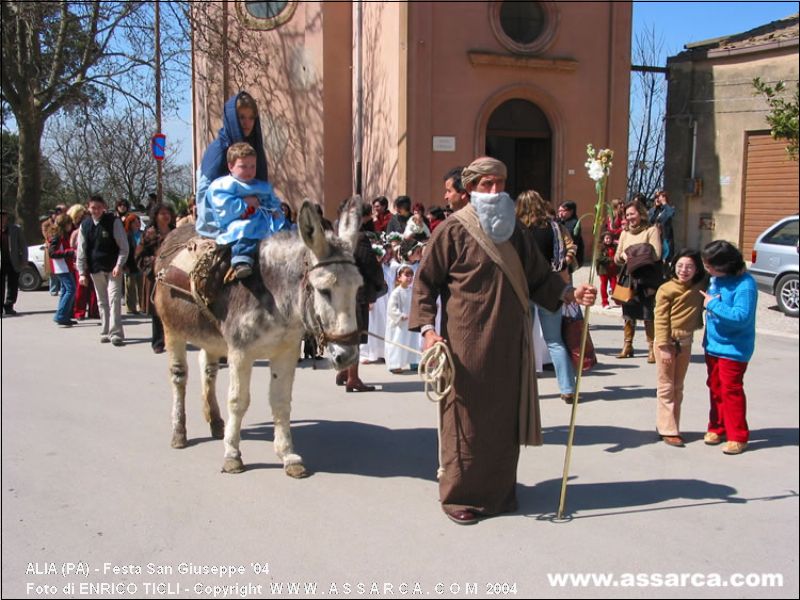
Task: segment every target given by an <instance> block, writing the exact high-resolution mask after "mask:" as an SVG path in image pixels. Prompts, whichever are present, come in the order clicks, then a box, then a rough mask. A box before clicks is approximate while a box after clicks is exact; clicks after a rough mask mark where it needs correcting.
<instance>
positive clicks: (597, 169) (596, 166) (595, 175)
mask: <svg viewBox="0 0 800 600" xmlns="http://www.w3.org/2000/svg"><path fill="white" fill-rule="evenodd" d="M586 168H587V169H588V170H589V177H591V178H592V179H594V180H595V181H600V180H601V179H602V178H603V177H605V176H606V170H605V169H604V168H603V163H601V162H600V161H599V160H590V161H586Z"/></svg>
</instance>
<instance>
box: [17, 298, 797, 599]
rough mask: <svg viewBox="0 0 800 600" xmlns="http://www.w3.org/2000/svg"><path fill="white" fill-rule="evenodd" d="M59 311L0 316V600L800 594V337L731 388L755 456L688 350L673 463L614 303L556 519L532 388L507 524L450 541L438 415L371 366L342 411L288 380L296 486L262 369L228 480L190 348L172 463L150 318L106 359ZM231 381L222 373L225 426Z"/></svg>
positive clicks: (786, 334) (549, 388) (337, 399)
mask: <svg viewBox="0 0 800 600" xmlns="http://www.w3.org/2000/svg"><path fill="white" fill-rule="evenodd" d="M54 308H55V299H54V298H52V297H51V296H49V295H48V294H47V292H46V291H41V292H30V293H22V294H21V296H20V300H19V302H18V304H17V309H18V310H19V312H20V315H19V316H16V317H10V318H4V319H3V320H2V597H3V598H6V597H7V598H39V597H45V596H55V597H62V598H64V597H74V598H82V597H97V598H101V597H102V598H108V597H112V598H122V597H126V596H136V597H148V598H155V597H163V596H172V597H180V598H207V597H208V598H210V597H320V596H322V597H325V596H332V597H386V598H389V597H398V598H399V597H412V598H450V597H476V596H477V597H486V596H502V597H514V596H517V597H525V598H529V597H552V598H578V597H592V598H604V597H615V598H661V597H675V598H716V597H727V598H796V597H798V546H799V545H798V472H799V469H798V366H797V365H798V360H797V359H798V357H797V354H798V338H797V335H796V332H797V320H792V319H788V318H786V317H783V315H778V316H780V318H781V319H780V320H779V321H778V322H779V323H780V324H784V325H785V326H784V327H781V326H775V325H772V326H771V327H770V330H774V331H775V332H777V333H778V334H779V335H773V334H770V333H764V332H763V330H762V329H761V328H760V329H759V331H760V333H759V335H758V339H757V344H756V354H755V356H754V358H753V360H752V362H751V363H750V365H749V368H748V371H747V374H746V376H745V389H746V391H747V395H748V406H749V410H748V420H749V424H750V428H751V431H752V433H751V435H752V438H751V444H750V448H749V449H748V450H747V451H746V452H745V453H744V454H742V455H740V456H725V455H723V454H722V452H721V449H720V447H710V446H706V445H704V444H703V441H702V436H703V432H704V430H705V424H706V419H707V410H708V393H707V389H706V385H705V367H704V364H703V357H702V349H701V346H700V337H701V336H700V335H698V336H697V338H698V339H696V340H695V344H694V347H693V349H692V350H693V357H692V364H691V366H690V369H689V373H688V376H687V381H686V398H685V401H684V410H683V415H682V419H681V421H682V426H683V431H684V435H685V438H686V439H687V441H688V444H687V446H686V447H685V448H673V447H670V446H667V445H666V444H664V443H662V442H660V441H659V440H658V439H657V437H656V434H655V430H654V427H655V381H656V374H655V366H654V365H648V364H647V363H646V362H645V357H646V352H645V348H646V345H645V339H644V332H643V331H642V329H641V325H640V328H639V331H638V332H637V335H636V340H635V349H636V356H635V357H634V358H633V359H626V360H618V359H616V358H614V354H615V353H616V352H617V351H618V350H619V346H620V342H621V339H622V327H621V319H620V315H619V310H618V309H615V310H607V311H602V310H599V309H593V310H592V313H591V314H592V317H591V322H592V328H591V335H592V338H593V340H594V344H595V347H596V349H597V353H598V358H599V361H600V363H599V365H598V366H597V367H596V368H595V369H594V370H593V371H592V372H591V373H589V374H587V375H586V377H585V378H584V379H583V382H582V385H581V389H582V392H581V404H580V405H579V408H578V413H577V424H578V425H577V430H576V434H575V445H574V448H573V452H572V464H571V469H570V483H569V486H568V488H567V499H566V515H567V517H568V518H567V519H566V520H565V522H558V523H557V522H554V521H553V519H552V517H553V514H554V512H555V511H556V509H557V506H558V501H559V489H560V482H561V475H562V469H563V464H564V454H565V446H566V440H567V430H568V423H569V416H570V411H569V407H567V406H566V405H565V404H564V403H563V402H562V401H561V400H560V399H559V395H558V390H557V387H556V381H555V378H554V377H553V374H552V373H551V372H545V373H544V374H543V375H542V377H541V378H540V384H539V389H540V392H541V405H542V416H543V425H544V440H545V443H544V446H542V447H540V448H525V449H523V450H522V453H521V457H520V464H519V486H518V499H519V510H518V511H517V512H516V513H515V514H512V515H506V516H501V517H496V518H492V519H487V520H484V521H482V522H480V523H479V524H478V525H475V526H470V527H462V526H458V525H455V524H453V523H451V522H450V521H449V520H447V519H446V518H445V517H444V515H443V514H442V512H441V509H440V507H439V504H438V501H437V485H436V480H435V471H436V467H437V458H436V457H437V442H436V408H435V405H434V404H432V403H430V402H428V401H427V400H426V399H425V397H424V394H423V393H422V385H421V383H420V381H419V380H418V379H417V377H416V375H412V374H403V375H393V374H390V373H389V372H388V371H387V370H386V367H385V365H368V366H362V367H361V374H362V378H363V379H364V381H366V382H368V383H372V384H376V385H378V386H379V387H380V390H379V391H377V392H374V393H364V394H355V393H346V392H345V390H344V388H341V387H337V386H335V385H334V383H333V378H334V373H333V372H332V371H331V370H330V369H329V367H328V366H327V365H326V364H324V363H323V362H318V364H317V369H312V365H311V363H310V361H304V362H302V363H300V365H299V370H298V372H297V378H296V382H295V388H294V398H295V400H294V405H293V412H292V421H293V433H294V438H295V444H296V448H297V451H298V452H300V453H301V454H302V455H303V457H304V459H305V462H306V465H307V467H308V468H309V469H310V470H311V471H312V473H313V474H312V475H311V476H310V477H309V478H307V479H303V480H293V479H290V478H289V477H287V476H286V475H284V473H283V471H282V469H281V466H280V463H279V461H278V460H277V458H276V456H275V453H274V450H273V448H272V435H273V430H272V426H271V415H270V412H269V405H268V401H267V394H266V390H267V384H268V380H269V366H268V363H267V362H266V361H259V362H258V363H257V366H256V368H255V370H254V376H253V385H252V404H251V406H250V410H249V411H248V413H247V415H246V417H245V420H244V423H243V430H242V444H241V448H242V452H243V459H244V461H245V464H246V465H247V467H248V469H247V471H246V472H244V473H242V474H240V475H226V474H222V473H220V467H221V465H222V455H223V447H222V442H221V441H219V440H213V439H211V438H210V435H209V430H208V428H207V426H206V424H205V422H204V420H203V417H202V414H201V411H200V401H199V383H198V377H197V366H196V355H197V352H196V351H191V352H190V374H189V380H190V381H189V391H188V397H187V407H188V408H187V413H188V414H187V427H188V433H189V438H190V445H189V447H188V448H186V449H184V450H173V449H171V448H170V438H171V426H170V408H171V399H170V386H169V382H168V378H167V356H166V355H155V354H153V353H152V351H151V350H150V345H149V339H148V337H149V334H150V324H149V321H148V320H147V319H146V318H143V317H126V321H125V329H126V334H127V343H126V345H125V346H124V347H121V348H116V347H113V346H112V345H110V344H102V345H101V344H100V343H99V325H98V322H97V321H93V320H90V321H83V322H81V323H80V324H79V325H78V326H76V327H74V328H72V329H59V328H57V327H56V325H55V324H54V323H53V321H52V318H53V312H54ZM762 310H769V308H768V307H767V308H764V307H762ZM773 312H774V311H773ZM760 318H761V317H760V316H759V319H760ZM759 322H760V321H759ZM792 328H793V330H792ZM491 376H492V374H491V373H486V377H491ZM227 380H228V377H227V369H222V370H221V371H220V377H219V381H218V393H219V397H220V399H221V402H222V403H223V412H224V413H226V412H227V411H226V409H225V408H224V399H225V396H226V388H227ZM487 401H491V399H490V398H487ZM218 566H222V567H223V569H222V572H220V570H219V569H217V567H218ZM555 577H565V578H572V579H566V580H564V581H565V582H562V583H559V582H558V581H556V580H555V579H554V578H555ZM578 578H585V579H578ZM601 578H608V579H601ZM50 586H54V587H50Z"/></svg>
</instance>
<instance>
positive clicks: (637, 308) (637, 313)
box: [614, 200, 661, 363]
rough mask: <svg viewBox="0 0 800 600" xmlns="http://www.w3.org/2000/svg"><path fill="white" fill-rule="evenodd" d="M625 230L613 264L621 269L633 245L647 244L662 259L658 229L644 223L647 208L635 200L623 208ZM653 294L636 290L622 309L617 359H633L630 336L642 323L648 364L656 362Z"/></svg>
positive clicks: (621, 235)
mask: <svg viewBox="0 0 800 600" xmlns="http://www.w3.org/2000/svg"><path fill="white" fill-rule="evenodd" d="M625 220H626V225H625V229H624V230H623V232H622V233H621V234H620V236H619V244H618V245H617V253H616V254H615V255H614V262H616V263H617V264H618V265H620V266H622V265H624V264H625V263H626V262H627V260H628V256H627V253H626V250H627V249H628V248H630V247H631V246H633V245H635V244H644V243H647V244H650V245H651V246H652V247H653V250H654V251H655V256H656V258H661V236H660V235H659V234H658V229H657V228H656V227H655V226H651V225H650V224H649V222H648V219H647V208H646V207H645V206H644V204H642V203H641V202H639V201H638V200H632V201H631V202H628V203H627V204H626V205H625ZM654 304H655V294H652V295H649V294H646V293H644V292H643V291H642V290H637V293H636V295H635V296H634V298H633V299H632V300H631V301H630V302H626V303H625V304H623V305H622V317H623V319H624V320H625V327H624V331H625V338H624V342H623V346H622V350H621V351H620V353H619V354H618V355H617V358H630V357H632V356H633V334H634V332H635V331H636V319H643V320H644V330H645V333H646V334H647V345H648V349H649V350H648V354H647V362H649V363H654V362H656V357H655V354H654V353H653V319H654V315H653V306H654Z"/></svg>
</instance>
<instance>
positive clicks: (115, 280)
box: [78, 195, 129, 346]
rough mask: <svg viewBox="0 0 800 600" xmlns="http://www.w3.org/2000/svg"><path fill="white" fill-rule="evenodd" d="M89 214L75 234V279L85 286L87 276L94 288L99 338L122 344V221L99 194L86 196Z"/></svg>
mask: <svg viewBox="0 0 800 600" xmlns="http://www.w3.org/2000/svg"><path fill="white" fill-rule="evenodd" d="M89 214H90V215H91V217H92V218H91V219H86V220H84V221H83V223H81V228H80V233H79V234H78V273H80V280H79V283H80V284H81V285H82V286H87V285H89V277H91V278H92V281H93V282H94V287H95V290H97V304H98V305H99V307H100V323H101V325H102V328H101V330H100V342H101V343H106V342H111V343H112V344H114V345H115V346H122V345H123V344H124V343H125V332H124V331H123V329H122V271H123V268H124V267H125V263H126V262H127V260H128V252H129V247H128V237H127V236H126V235H125V228H124V227H123V225H122V221H120V220H119V218H117V217H116V216H115V215H114V214H112V213H109V212H106V202H105V200H103V197H102V196H99V195H95V196H92V197H91V198H89Z"/></svg>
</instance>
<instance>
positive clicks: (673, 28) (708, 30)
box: [165, 2, 798, 162]
mask: <svg viewBox="0 0 800 600" xmlns="http://www.w3.org/2000/svg"><path fill="white" fill-rule="evenodd" d="M796 12H798V3H797V2H634V3H633V38H634V39H635V36H636V33H637V32H638V31H640V30H641V29H642V28H644V27H647V28H654V29H655V32H656V35H657V36H661V37H663V49H664V56H663V57H662V58H661V62H660V66H664V65H665V64H666V58H667V56H672V55H675V54H677V53H679V52H680V51H681V50H683V46H684V44H689V43H692V42H698V41H701V40H706V39H709V38H714V37H719V36H722V35H729V34H734V33H741V32H743V31H747V30H748V29H752V28H754V27H758V26H759V25H764V24H766V23H769V22H770V21H774V20H777V19H781V18H783V17H787V16H789V15H791V14H794V13H796ZM190 118H191V117H190V112H189V110H188V107H187V110H186V111H184V113H183V115H182V120H177V119H171V120H169V121H168V122H167V123H166V127H165V132H166V134H167V136H168V141H169V140H170V138H171V139H172V140H174V139H176V138H175V137H173V136H178V137H179V139H181V140H182V142H181V143H182V151H181V153H180V161H181V162H191V160H192V149H191V133H190V132H191V124H190V123H189V119H190Z"/></svg>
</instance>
